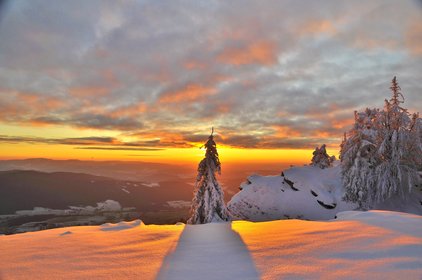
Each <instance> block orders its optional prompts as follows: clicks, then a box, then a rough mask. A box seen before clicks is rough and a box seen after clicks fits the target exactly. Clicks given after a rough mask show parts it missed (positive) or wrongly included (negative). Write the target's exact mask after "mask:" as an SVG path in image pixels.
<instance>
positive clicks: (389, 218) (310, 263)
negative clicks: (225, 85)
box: [0, 211, 422, 280]
mask: <svg viewBox="0 0 422 280" xmlns="http://www.w3.org/2000/svg"><path fill="white" fill-rule="evenodd" d="M421 228H422V217H421V216H417V215H411V214H404V213H397V212H388V211H369V212H355V211H351V212H342V213H339V214H338V219H337V220H331V221H325V222H322V221H318V222H316V221H303V220H279V221H271V222H260V223H252V222H246V221H236V222H232V223H215V224H205V225H183V224H181V225H171V226H154V225H144V224H142V223H141V222H140V221H134V222H132V223H120V224H117V225H114V226H113V225H110V224H107V225H103V226H83V227H69V228H60V229H52V230H46V231H40V232H31V233H24V234H17V235H9V236H0V248H1V250H0V278H1V279H3V280H9V279H147V280H148V279H166V280H172V279H183V280H189V279H202V280H207V279H250V280H255V279H339V278H342V279H402V278H403V277H404V278H406V279H409V280H410V279H420V278H421V277H422V232H421V230H420V229H421ZM104 229H107V230H104Z"/></svg>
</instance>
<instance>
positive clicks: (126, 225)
mask: <svg viewBox="0 0 422 280" xmlns="http://www.w3.org/2000/svg"><path fill="white" fill-rule="evenodd" d="M142 225H144V223H143V222H142V221H141V220H134V221H132V222H119V223H117V224H111V223H106V224H102V225H101V226H100V228H101V230H102V231H119V230H125V229H131V228H135V227H139V226H142Z"/></svg>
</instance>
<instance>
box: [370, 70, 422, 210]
mask: <svg viewBox="0 0 422 280" xmlns="http://www.w3.org/2000/svg"><path fill="white" fill-rule="evenodd" d="M390 89H391V91H392V97H391V99H390V100H385V106H384V111H383V112H382V114H381V115H380V120H381V124H382V125H381V126H380V129H379V131H378V132H379V134H378V135H379V137H378V142H379V143H378V156H379V157H380V164H379V165H377V167H376V171H375V172H376V175H377V178H376V186H375V188H376V193H375V197H374V198H375V201H376V202H381V201H384V200H386V199H388V198H390V197H391V196H393V195H395V194H397V195H398V196H400V197H404V196H405V193H408V192H410V191H411V190H412V188H413V186H414V185H415V184H417V183H418V180H419V176H418V173H417V161H418V160H419V159H420V157H421V153H420V150H418V149H416V147H415V146H414V143H415V141H414V139H413V138H412V136H414V134H413V133H412V123H414V122H412V120H411V118H410V116H409V113H408V112H407V110H406V109H404V108H402V107H401V106H400V105H401V104H402V103H403V102H404V97H403V94H402V93H401V88H400V86H399V85H398V82H397V79H396V77H394V78H393V80H392V82H391V87H390Z"/></svg>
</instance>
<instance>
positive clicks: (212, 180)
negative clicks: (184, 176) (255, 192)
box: [188, 129, 230, 224]
mask: <svg viewBox="0 0 422 280" xmlns="http://www.w3.org/2000/svg"><path fill="white" fill-rule="evenodd" d="M213 133H214V129H212V132H211V135H210V136H209V137H208V141H207V142H206V143H205V144H204V147H205V149H206V152H205V158H204V159H203V160H201V162H200V163H199V165H198V176H197V178H196V183H195V194H194V198H193V201H192V207H191V217H190V219H189V220H188V223H189V224H206V223H211V222H220V221H228V220H229V219H230V217H229V214H228V212H227V210H226V206H225V204H224V193H223V190H222V188H221V186H220V184H219V183H218V181H217V178H216V173H217V172H218V174H220V173H221V164H220V160H219V157H218V152H217V145H216V143H215V141H214V137H213Z"/></svg>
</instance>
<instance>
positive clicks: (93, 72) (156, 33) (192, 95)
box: [0, 0, 422, 160]
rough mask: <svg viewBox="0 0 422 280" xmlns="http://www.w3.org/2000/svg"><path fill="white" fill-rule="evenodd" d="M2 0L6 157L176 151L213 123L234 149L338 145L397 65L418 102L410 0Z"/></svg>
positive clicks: (421, 73)
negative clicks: (360, 111) (357, 113)
mask: <svg viewBox="0 0 422 280" xmlns="http://www.w3.org/2000/svg"><path fill="white" fill-rule="evenodd" d="M0 3H1V4H0V147H1V148H0V152H1V153H2V156H3V157H6V158H11V157H25V156H27V157H29V156H31V157H32V156H37V157H41V156H42V157H55V156H57V155H58V154H57V153H58V151H62V152H63V151H65V154H62V157H78V156H80V157H81V158H83V157H87V156H88V155H93V154H95V155H98V157H102V158H128V157H129V156H139V158H142V157H145V158H148V156H152V157H156V156H158V155H160V157H161V158H165V157H167V156H169V155H170V153H172V154H174V155H176V156H175V157H177V156H178V155H181V154H184V153H185V151H187V150H189V149H186V148H192V147H198V146H199V145H200V143H201V142H203V141H204V140H205V138H206V136H207V135H208V134H209V131H210V128H211V126H214V127H215V128H216V131H217V133H218V138H217V139H218V143H219V144H221V145H222V147H231V148H233V149H234V150H236V149H243V148H248V149H267V151H268V150H271V149H277V150H278V151H285V150H286V149H312V148H314V147H315V146H316V145H320V144H322V143H326V144H328V145H329V146H330V147H331V148H332V149H333V150H336V149H337V148H338V145H339V143H340V139H341V137H342V134H343V132H344V131H345V130H347V129H348V128H349V127H350V125H351V123H352V121H353V111H354V110H356V109H358V110H359V109H363V108H365V107H381V106H382V105H383V100H384V99H385V98H388V97H389V96H390V93H389V90H388V88H389V82H390V80H391V79H392V77H393V76H394V75H397V77H398V81H399V83H400V85H401V87H402V90H403V93H404V95H405V98H406V103H405V106H406V107H408V108H409V109H410V111H421V108H422V88H421V87H422V86H421V80H422V79H421V78H422V2H421V1H417V0H408V1H396V0H391V1H390V0H378V1H376V0H374V1H367V0H356V1H338V0H333V1H323V2H322V1H293V0H292V1H287V0H286V1H283V0H280V1H248V0H242V1H240V0H239V1H236V0H235V1H213V0H207V1H202V0H199V1H197V0H195V1H192V0H191V1H184V0H182V1H178V0H176V1H175V0H171V1H159V0H156V1H130V0H128V1H114V0H113V1H95V0H90V1H85V0H81V1H64V0H63V1H60V0H57V1H46V0H42V1H39V0H26V1H20V0H16V1H9V2H8V1H0ZM196 150H197V148H195V151H196ZM239 153H241V152H239ZM262 153H263V155H264V154H265V157H267V156H271V155H275V154H274V153H268V152H267V153H266V152H265V151H264V152H262ZM91 158H94V157H92V156H91ZM145 158H142V160H144V159H145Z"/></svg>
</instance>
